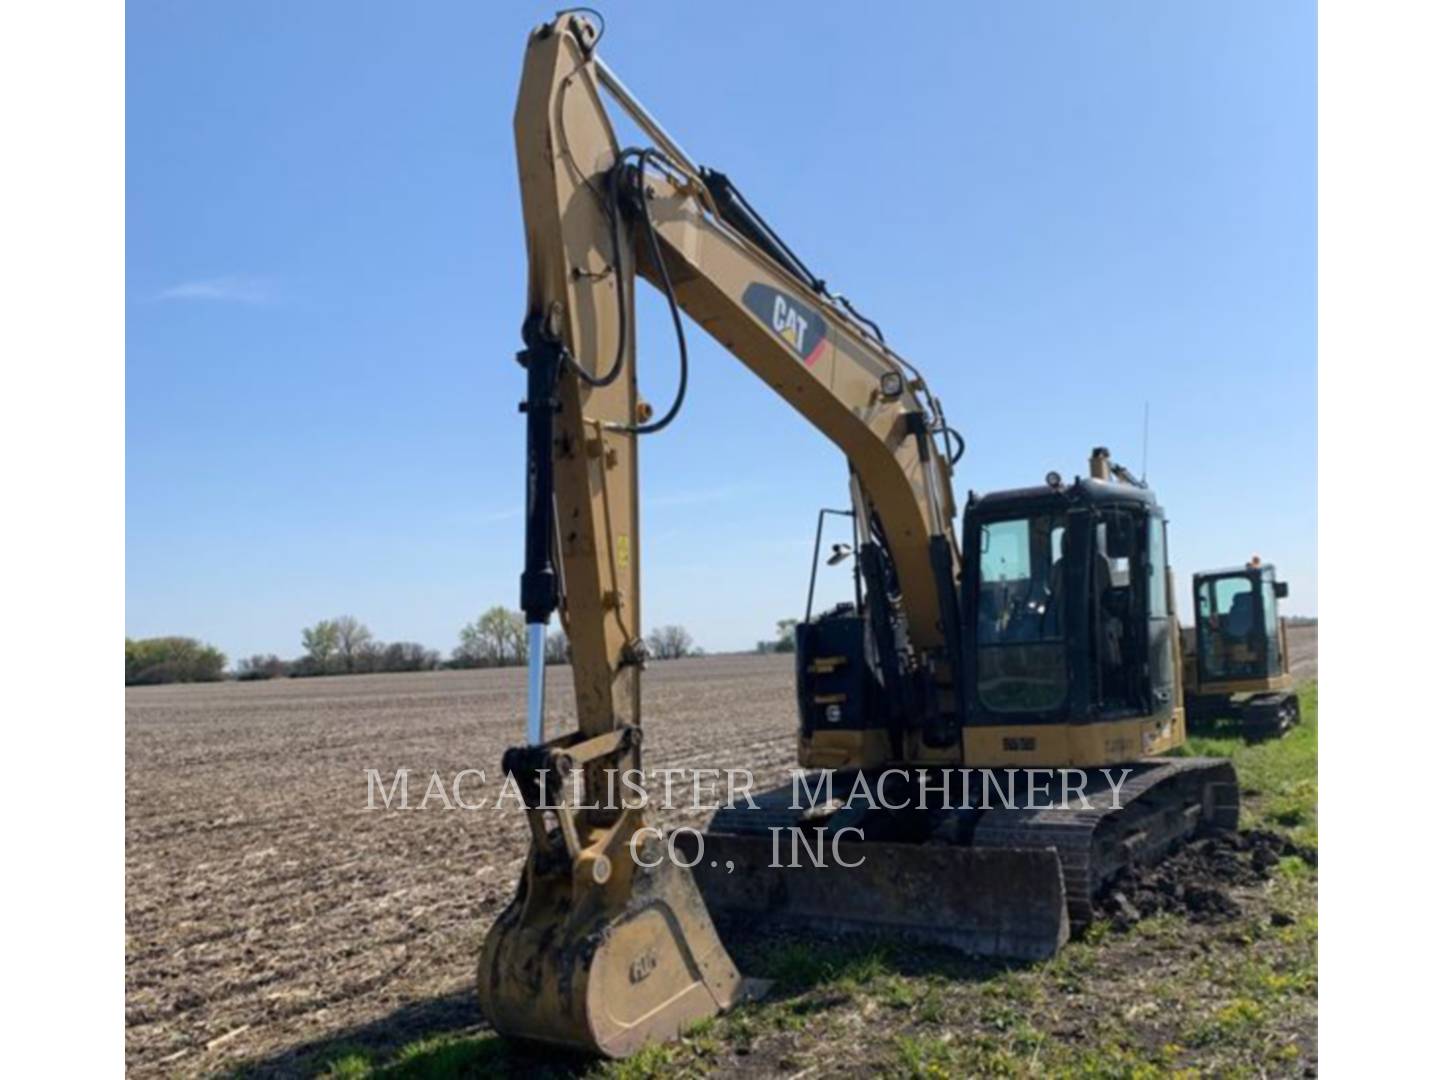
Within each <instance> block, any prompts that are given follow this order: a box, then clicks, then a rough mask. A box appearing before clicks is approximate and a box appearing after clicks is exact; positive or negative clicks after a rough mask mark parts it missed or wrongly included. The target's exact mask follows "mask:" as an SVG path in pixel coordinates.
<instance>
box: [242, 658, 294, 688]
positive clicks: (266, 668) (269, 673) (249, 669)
mask: <svg viewBox="0 0 1440 1080" xmlns="http://www.w3.org/2000/svg"><path fill="white" fill-rule="evenodd" d="M289 673H290V665H289V664H287V663H286V662H285V661H284V660H281V659H280V657H278V656H276V655H275V654H274V653H256V654H255V655H254V656H247V657H246V658H245V659H243V660H241V661H240V662H239V663H238V664H236V665H235V677H236V678H237V679H240V680H241V681H249V680H253V679H278V678H280V677H281V676H283V675H288V674H289Z"/></svg>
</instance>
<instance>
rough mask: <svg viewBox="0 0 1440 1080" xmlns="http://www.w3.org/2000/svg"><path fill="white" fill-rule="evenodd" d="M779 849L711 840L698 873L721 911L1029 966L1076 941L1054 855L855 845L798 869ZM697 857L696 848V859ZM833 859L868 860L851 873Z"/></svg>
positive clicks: (721, 836) (745, 840)
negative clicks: (1070, 940) (880, 936)
mask: <svg viewBox="0 0 1440 1080" xmlns="http://www.w3.org/2000/svg"><path fill="white" fill-rule="evenodd" d="M775 843H776V842H775V840H774V839H773V838H772V837H771V836H766V835H744V834H736V833H706V834H705V835H704V852H703V857H702V858H701V859H700V861H699V862H698V863H697V864H696V865H695V867H694V870H693V873H694V874H695V880H696V883H697V884H698V885H699V887H700V892H701V894H702V895H703V896H704V898H705V903H706V904H707V905H708V906H709V908H710V910H711V912H712V913H714V914H716V915H717V916H723V917H725V918H726V919H729V920H737V921H738V920H744V921H747V922H754V921H756V919H757V917H759V918H761V919H763V920H764V921H765V922H766V923H767V924H770V923H772V922H783V923H787V924H789V925H791V926H795V927H799V928H804V929H809V930H819V931H822V932H832V933H833V932H839V933H874V934H884V935H894V936H896V937H901V938H906V939H909V940H913V941H919V942H923V943H934V944H940V945H946V946H949V947H952V948H956V949H961V950H963V951H965V952H968V953H972V954H975V955H979V956H1002V957H1012V958H1016V959H1026V960H1038V959H1043V958H1045V957H1048V956H1053V955H1054V954H1055V952H1056V951H1057V950H1058V949H1059V948H1060V946H1061V945H1063V944H1064V943H1065V942H1066V940H1067V939H1068V938H1069V936H1070V921H1069V916H1068V914H1067V911H1066V904H1065V884H1064V879H1063V876H1062V873H1061V866H1060V859H1059V857H1058V856H1057V855H1056V854H1055V852H1054V851H1052V850H1047V849H1040V850H1008V849H994V850H986V849H978V848H971V847H962V846H955V845H950V844H943V843H933V844H906V843H889V842H884V841H873V840H872V841H866V840H854V841H851V842H850V843H848V844H847V843H845V842H844V841H840V842H838V843H837V844H836V845H835V846H834V847H833V848H827V849H826V852H825V865H813V864H812V862H809V861H804V860H805V854H804V852H803V851H802V852H801V859H800V860H796V861H802V862H803V865H800V866H789V865H785V864H788V863H789V862H791V861H792V859H791V853H790V848H789V843H790V842H789V840H788V839H787V838H785V837H784V836H783V835H782V839H781V841H780V848H779V857H778V858H777V852H776V848H775V846H774V845H775ZM679 846H680V847H681V848H682V849H683V847H684V844H683V838H682V843H681V845H679ZM694 854H695V849H694V845H693V844H692V845H691V853H690V855H689V856H688V857H687V861H688V858H693V857H694ZM832 856H838V857H839V859H842V860H844V862H848V863H855V862H857V861H858V860H860V859H862V858H863V860H864V861H863V863H860V864H859V865H857V866H844V865H840V864H839V862H838V861H837V860H836V859H834V858H832ZM772 864H780V865H772ZM732 867H733V868H732Z"/></svg>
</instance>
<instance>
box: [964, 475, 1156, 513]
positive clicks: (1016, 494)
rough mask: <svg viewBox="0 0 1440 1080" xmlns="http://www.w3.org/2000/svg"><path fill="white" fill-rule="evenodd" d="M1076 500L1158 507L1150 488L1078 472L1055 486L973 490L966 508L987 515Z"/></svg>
mask: <svg viewBox="0 0 1440 1080" xmlns="http://www.w3.org/2000/svg"><path fill="white" fill-rule="evenodd" d="M1076 503H1088V504H1090V505H1095V506H1114V505H1116V504H1130V505H1132V506H1137V507H1144V508H1147V509H1148V508H1152V507H1153V508H1157V509H1158V507H1159V503H1158V502H1157V500H1156V498H1155V492H1154V491H1152V490H1151V489H1150V488H1142V487H1136V486H1135V485H1134V484H1120V483H1115V482H1114V481H1110V480H1095V479H1092V478H1090V477H1088V476H1077V477H1076V478H1075V481H1074V482H1073V483H1071V484H1069V485H1068V486H1065V485H1062V486H1061V487H1058V488H1052V487H1050V486H1049V485H1048V484H1039V485H1037V486H1035V487H1025V488H1009V489H1007V490H1005V491H992V492H989V493H987V494H985V495H976V494H975V493H974V492H973V491H972V492H971V493H970V503H969V506H968V507H967V508H966V509H967V512H968V511H970V510H975V511H979V512H980V513H981V514H983V515H985V516H986V517H989V516H990V515H991V514H993V513H1004V512H1008V511H1022V510H1023V511H1027V512H1033V511H1035V510H1043V509H1051V508H1053V509H1060V508H1063V507H1066V506H1073V505H1074V504H1076Z"/></svg>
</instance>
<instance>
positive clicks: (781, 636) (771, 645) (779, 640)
mask: <svg viewBox="0 0 1440 1080" xmlns="http://www.w3.org/2000/svg"><path fill="white" fill-rule="evenodd" d="M795 622H796V621H795V620H794V619H781V620H780V621H779V622H777V623H776V624H775V640H774V641H757V642H756V643H755V651H756V652H758V653H793V652H794V651H795Z"/></svg>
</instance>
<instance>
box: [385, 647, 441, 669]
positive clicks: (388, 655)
mask: <svg viewBox="0 0 1440 1080" xmlns="http://www.w3.org/2000/svg"><path fill="white" fill-rule="evenodd" d="M439 665H440V654H439V653H438V652H436V651H435V650H434V649H427V648H425V646H424V645H421V644H419V643H418V642H414V641H393V642H391V643H390V644H389V645H386V646H385V649H384V652H383V653H382V654H381V658H380V667H379V670H380V671H433V670H434V669H435V668H437V667H438V666H439Z"/></svg>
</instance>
